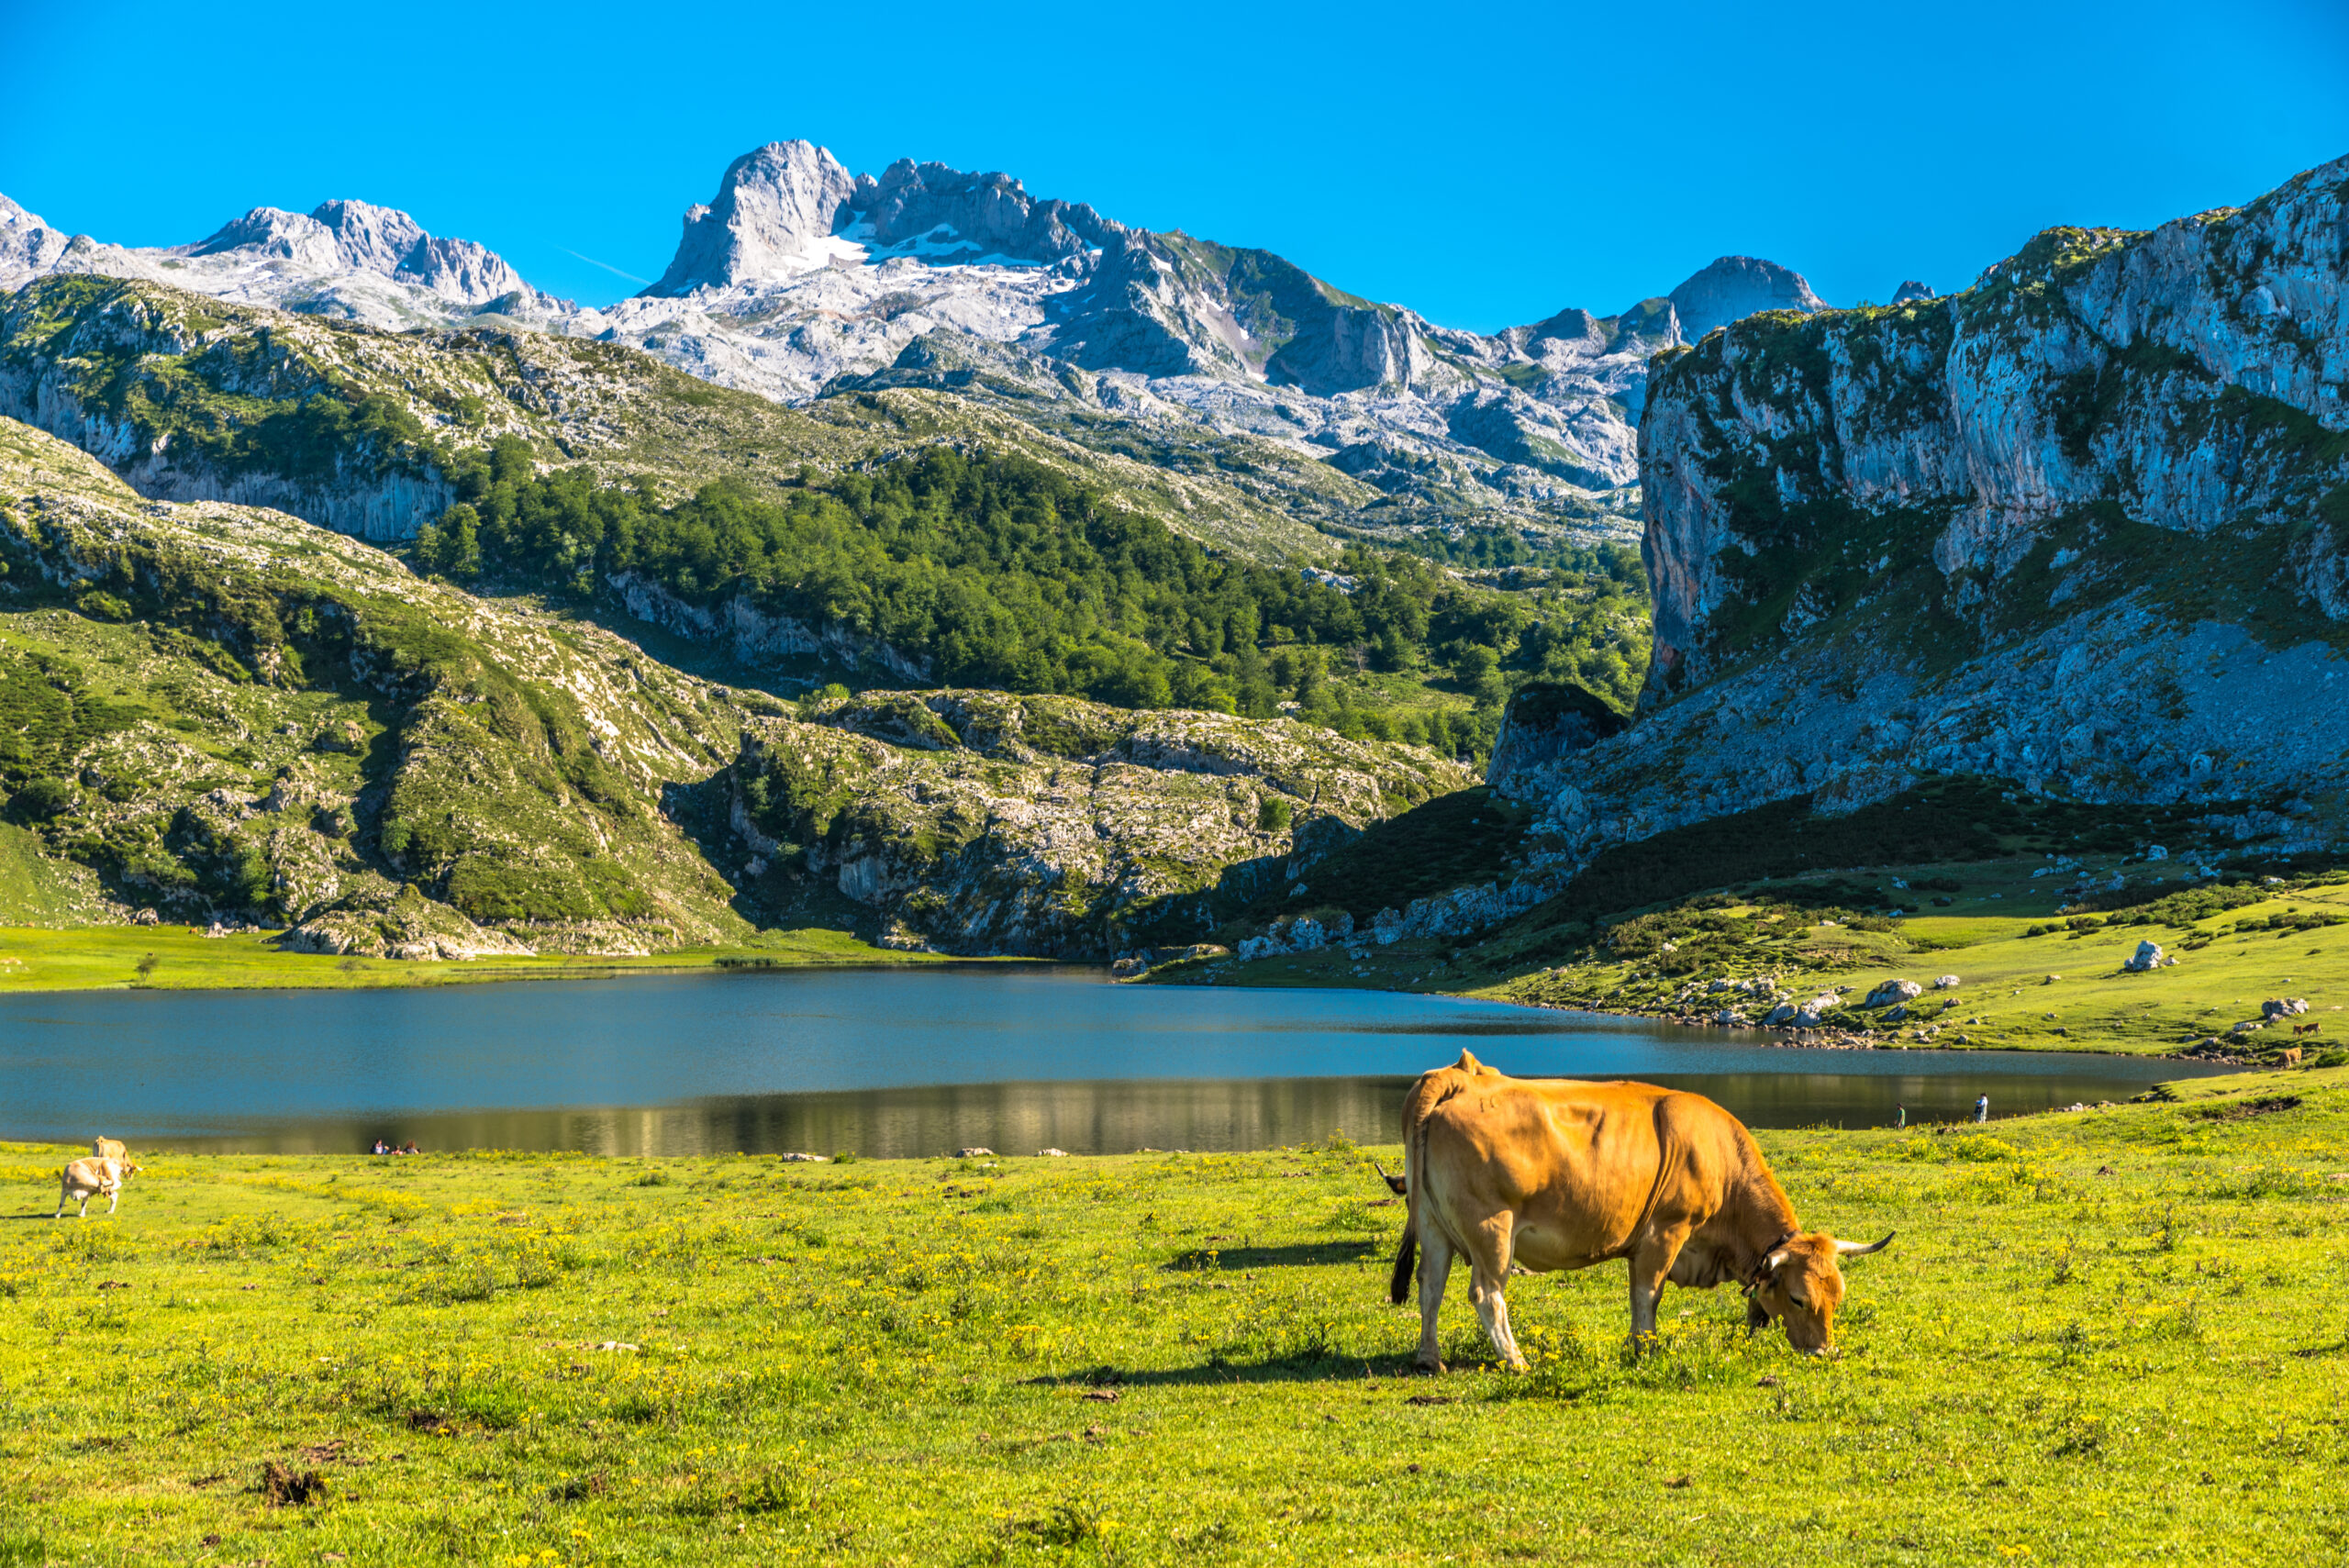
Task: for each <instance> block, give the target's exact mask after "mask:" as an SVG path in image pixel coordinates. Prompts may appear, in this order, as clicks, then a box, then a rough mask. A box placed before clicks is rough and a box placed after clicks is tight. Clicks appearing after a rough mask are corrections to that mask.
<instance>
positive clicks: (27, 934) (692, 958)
mask: <svg viewBox="0 0 2349 1568" xmlns="http://www.w3.org/2000/svg"><path fill="white" fill-rule="evenodd" d="M276 937H277V933H274V932H238V933H235V934H232V935H228V936H219V937H212V936H206V935H204V934H203V933H201V932H199V931H197V930H195V929H192V928H186V927H176V926H68V927H48V926H13V927H0V995H26V994H28V993H39V992H97V991H407V990H429V989H436V988H439V987H443V986H449V985H479V984H500V983H507V982H514V981H543V980H618V979H627V978H630V977H633V976H639V975H646V976H674V975H680V974H700V973H718V974H728V973H744V974H757V973H778V972H785V971H794V970H850V969H870V970H874V971H891V970H914V969H920V970H937V969H952V968H959V967H970V968H984V969H1002V968H1032V967H1038V966H1049V967H1054V968H1067V967H1081V968H1092V967H1097V966H1094V965H1071V964H1069V963H1068V962H1066V961H1063V960H1059V959H1041V958H964V957H958V956H956V955H953V954H950V953H938V952H928V951H918V952H917V951H897V950H895V949H890V948H882V947H874V946H873V945H871V944H870V943H866V942H863V941H859V940H856V939H855V938H854V937H852V936H851V935H850V934H849V933H847V932H845V931H833V930H826V929H812V928H811V929H804V930H797V931H784V932H777V933H773V934H772V935H771V936H769V937H768V938H767V939H766V940H763V941H761V942H758V943H754V944H745V945H742V946H739V947H691V948H673V949H670V950H668V951H662V952H652V953H612V954H606V953H546V954H536V955H530V956H527V957H525V956H512V957H498V958H474V959H389V958H367V957H342V956H338V955H336V954H332V953H297V952H287V951H284V950H283V949H281V948H278V947H275V946H274V945H273V942H274V940H276ZM142 966H143V967H142Z"/></svg>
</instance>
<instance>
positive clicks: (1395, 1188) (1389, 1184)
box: [1370, 1160, 1892, 1241]
mask: <svg viewBox="0 0 2349 1568" xmlns="http://www.w3.org/2000/svg"><path fill="white" fill-rule="evenodd" d="M1370 1168H1371V1169H1372V1170H1374V1171H1375V1172H1377V1173H1378V1179H1379V1180H1380V1181H1382V1182H1385V1183H1386V1190H1387V1191H1389V1192H1391V1193H1393V1194H1394V1195H1396V1196H1397V1197H1405V1196H1408V1195H1409V1193H1410V1187H1411V1184H1410V1183H1408V1181H1405V1180H1404V1179H1403V1178H1402V1177H1400V1176H1390V1175H1388V1174H1387V1173H1386V1166H1384V1165H1382V1164H1380V1163H1379V1162H1377V1161H1375V1160H1373V1161H1372V1162H1370ZM1885 1240H1887V1241H1889V1240H1892V1238H1891V1237H1889V1236H1887V1237H1886V1238H1885Z"/></svg>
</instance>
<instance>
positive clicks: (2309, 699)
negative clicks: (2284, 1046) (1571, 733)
mask: <svg viewBox="0 0 2349 1568" xmlns="http://www.w3.org/2000/svg"><path fill="white" fill-rule="evenodd" d="M2344 234H2349V160H2343V161H2339V162H2335V163H2332V164H2328V165H2326V166H2324V167H2322V168H2320V169H2317V170H2313V171H2310V172H2308V173H2306V174H2303V175H2301V176H2299V178H2297V179H2295V180H2293V181H2291V182H2289V183H2287V184H2286V185H2284V186H2283V187H2282V188H2280V189H2279V190H2277V191H2276V192H2273V193H2271V194H2270V195H2266V196H2263V197H2261V198H2260V199H2259V200H2258V201H2256V202H2254V203H2252V204H2251V205H2250V206H2247V207H2244V208H2242V209H2240V210H2230V211H2225V212H2216V213H2205V214H2200V215H2198V216H2197V217H2190V218H2183V219H2179V220H2178V221H2176V222H2174V223H2170V224H2166V225H2164V226H2163V227H2162V228H2157V229H2154V230H2152V231H2150V232H2145V233H2122V232H2119V231H2114V230H2100V229H2055V230H2050V231H2049V232H2047V233H2045V234H2043V235H2041V236H2039V237H2038V238H2037V239H2033V240H2032V242H2031V243H2030V244H2029V245H2028V246H2026V247H2025V248H2024V250H2022V251H2021V252H2020V253H2019V254H2017V255H2016V256H2014V257H2013V258H2010V259H2009V260H2008V261H2002V262H2000V263H1999V264H1998V265H1997V266H1995V267H1993V268H1991V269H1990V270H1989V271H1988V272H1986V273H1985V274H1984V276H1983V278H1982V279H1981V280H1980V281H1979V282H1978V283H1977V284H1976V285H1975V286H1974V287H1972V288H1970V289H1967V290H1965V292H1963V293H1961V294H1958V295H1948V296H1943V297H1937V298H1932V299H1921V300H1917V301H1914V302H1912V303H1909V304H1904V305H1902V306H1898V307H1897V308H1884V309H1862V310H1854V311H1835V312H1826V313H1820V314H1814V315H1811V316H1809V317H1801V316H1797V315H1792V314H1784V313H1781V314H1766V315H1762V316H1757V317H1749V318H1747V319H1745V320H1743V321H1740V322H1736V323H1733V324H1731V326H1730V327H1729V328H1727V329H1726V330H1724V331H1721V332H1719V333H1716V334H1713V335H1711V336H1709V337H1707V338H1706V339H1703V341H1702V342H1700V343H1699V344H1698V346H1697V347H1696V348H1695V349H1693V350H1680V351H1677V352H1675V353H1672V354H1669V355H1667V356H1664V357H1660V359H1659V361H1658V369H1657V371H1656V373H1655V374H1654V376H1653V379H1652V380H1651V383H1650V386H1649V400H1648V405H1647V409H1646V412H1645V414H1644V416H1643V417H1642V424H1641V452H1642V465H1643V469H1642V495H1643V506H1644V511H1645V517H1646V530H1645V539H1644V553H1645V557H1646V560H1647V563H1648V566H1649V571H1650V575H1651V578H1652V581H1653V587H1654V591H1655V595H1656V625H1655V635H1656V643H1655V653H1654V660H1653V665H1652V668H1651V671H1650V676H1649V684H1648V690H1647V695H1646V697H1645V699H1644V704H1643V713H1642V717H1641V719H1640V721H1639V722H1638V723H1637V724H1636V725H1635V726H1634V727H1633V728H1632V729H1631V730H1630V731H1629V732H1627V733H1626V734H1625V735H1623V736H1621V737H1619V738H1617V739H1615V740H1605V741H1601V742H1600V743H1599V744H1598V745H1596V746H1594V747H1592V748H1590V749H1589V750H1588V751H1584V752H1581V753H1578V754H1576V755H1575V757H1574V758H1573V759H1572V760H1571V765H1570V766H1568V767H1567V768H1565V769H1564V770H1559V769H1545V768H1542V767H1538V766H1537V767H1533V768H1531V769H1526V770H1520V771H1517V772H1514V773H1508V775H1507V776H1506V777H1501V778H1498V779H1497V782H1498V783H1500V784H1501V785H1502V787H1504V788H1506V789H1508V790H1509V791H1510V792H1511V793H1515V794H1519V795H1520V796H1521V797H1522V798H1526V799H1528V800H1533V801H1538V802H1539V803H1540V804H1541V805H1542V807H1543V810H1544V813H1545V818H1546V821H1545V828H1546V830H1547V831H1548V832H1549V833H1550V834H1552V835H1553V843H1554V844H1555V846H1556V854H1557V856H1558V858H1559V859H1561V860H1563V861H1565V862H1572V863H1579V862H1581V861H1582V860H1583V859H1585V858H1586V857H1587V856H1588V855H1590V854H1592V853H1595V852H1596V851H1598V849H1599V848H1602V847H1604V846H1605V845H1606V844H1608V843H1610V842H1618V841H1621V840H1631V839H1641V838H1645V837H1647V836H1649V835H1651V834H1653V833H1655V832H1658V831H1661V830H1662V829H1664V828H1670V827H1673V826H1676V825H1678V824H1681V823H1686V822H1690V821H1696V820H1702V819H1706V818H1710V817H1720V816H1727V815H1730V814H1732V813H1735V812H1739V811H1742V810H1746V809H1749V808H1751V807H1753V806H1756V805H1759V804H1762V803H1764V802H1766V801H1770V800H1775V799H1783V798H1787V797H1789V796H1794V795H1810V796H1812V797H1813V798H1814V800H1815V801H1816V802H1817V803H1818V804H1819V805H1820V806H1822V807H1824V808H1826V809H1830V810H1833V809H1838V808H1843V807H1848V806H1856V805H1859V804H1862V803H1865V802H1867V801H1870V800H1876V799H1880V798H1884V797H1886V796H1888V795H1892V794H1894V793H1897V792H1898V791H1899V790H1901V789H1903V788H1906V787H1908V785H1909V784H1910V783H1911V782H1913V781H1914V780H1915V779H1916V778H1918V777H1919V776H1920V775H1923V774H1933V773H1976V774H1988V775H1993V776H1998V777H2004V778H2010V779H2014V780H2016V781H2018V782H2019V783H2021V784H2022V785H2023V787H2025V788H2027V789H2030V790H2032V791H2033V792H2038V793H2049V794H2062V795H2071V796H2074V797H2076V798H2081V799H2087V800H2098V801H2116V802H2117V801H2143V802H2161V803H2186V804H2208V805H2209V806H2210V807H2211V814H2210V817H2209V818H2208V824H2209V825H2210V826H2211V827H2212V828H2216V829H2219V830H2221V831H2223V830H2225V824H2227V823H2230V822H2241V823H2242V824H2243V825H2244V828H2245V831H2244V833H2243V835H2240V836H2241V837H2250V838H2254V840H2259V841H2263V842H2264V843H2265V844H2266V846H2267V847H2268V848H2270V849H2273V850H2275V851H2291V850H2296V849H2305V848H2310V847H2313V846H2316V845H2320V844H2323V843H2326V842H2328V841H2331V840H2333V839H2335V838H2336V837H2337V836H2339V835H2340V834H2341V832H2342V830H2343V816H2344V810H2343V803H2344V800H2349V704H2344V703H2343V701H2341V700H2340V698H2339V696H2338V695H2337V694H2339V693H2341V692H2342V691H2343V690H2349V622H2344V621H2343V618H2342V614H2341V606H2340V605H2339V595H2338V594H2337V593H2336V592H2335V591H2334V590H2335V586H2336V584H2337V583H2338V581H2339V580H2340V573H2341V561H2342V553H2341V541H2340V540H2339V539H2337V538H2336V534H2337V533H2338V532H2339V531H2341V530H2343V529H2349V439H2344V432H2349V402H2344V399H2343V386H2344V385H2349V319H2344V315H2343V304H2342V295H2343V275H2344V269H2345V268H2349V250H2344V244H2349V241H2344V238H2343V236H2344Z"/></svg>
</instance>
